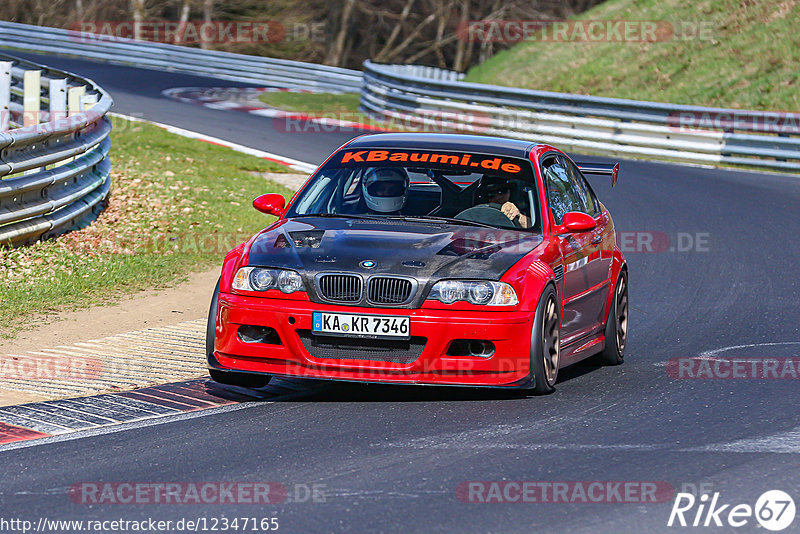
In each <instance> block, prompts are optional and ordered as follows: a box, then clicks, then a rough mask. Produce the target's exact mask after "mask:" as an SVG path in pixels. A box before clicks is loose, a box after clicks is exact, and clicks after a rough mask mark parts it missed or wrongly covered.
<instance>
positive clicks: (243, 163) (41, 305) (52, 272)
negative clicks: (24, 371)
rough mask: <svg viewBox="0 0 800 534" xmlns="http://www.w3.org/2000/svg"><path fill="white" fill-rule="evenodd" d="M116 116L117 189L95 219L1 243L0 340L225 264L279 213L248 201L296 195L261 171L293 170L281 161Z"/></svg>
mask: <svg viewBox="0 0 800 534" xmlns="http://www.w3.org/2000/svg"><path fill="white" fill-rule="evenodd" d="M113 122H114V127H115V130H114V133H113V134H112V150H111V154H110V157H111V158H112V159H111V162H112V178H111V179H112V186H111V195H110V198H109V201H108V207H107V209H106V210H105V211H104V212H103V213H102V214H100V216H99V217H98V219H97V221H95V222H94V223H93V224H92V225H90V226H88V227H86V228H84V229H82V230H79V231H75V232H70V233H68V234H65V235H63V236H61V237H59V238H57V239H54V240H50V241H44V242H39V243H36V244H34V245H31V246H27V247H19V248H14V249H9V248H0V337H5V338H8V337H13V336H14V335H16V333H17V332H19V330H20V329H23V328H24V327H25V326H27V325H30V324H31V323H32V321H34V320H47V316H48V315H52V314H54V313H57V312H59V311H61V310H65V309H74V308H79V307H85V306H89V305H92V304H97V303H105V302H113V301H115V300H118V299H119V298H120V297H121V296H123V295H125V294H129V293H131V292H134V291H138V290H144V289H148V288H153V287H164V286H170V285H174V284H175V283H178V282H181V281H183V280H185V277H186V275H187V274H188V273H191V272H196V271H199V270H202V269H205V268H209V267H211V266H214V265H221V263H222V258H223V256H224V254H225V252H227V250H229V249H230V248H232V247H234V246H236V245H237V244H238V243H240V242H242V241H244V240H245V239H247V238H248V237H249V236H250V235H252V234H253V233H254V232H256V231H258V230H259V229H261V228H263V227H264V226H265V225H266V224H268V223H270V222H271V221H273V220H274V218H273V217H267V216H266V215H263V214H261V213H258V212H256V211H255V210H254V209H253V208H252V207H251V206H250V203H251V202H252V200H253V198H255V197H256V196H258V195H260V194H263V193H265V192H277V193H282V194H284V196H286V197H287V199H288V198H289V197H290V195H291V194H292V192H291V191H290V190H289V189H287V188H285V187H282V186H280V185H278V184H275V183H270V182H267V181H265V180H264V179H263V178H261V177H260V176H258V175H256V174H254V173H263V172H286V169H285V168H284V167H282V166H280V165H277V164H275V163H271V162H268V161H265V160H262V159H259V158H255V157H253V156H248V155H246V154H241V153H238V152H234V151H233V150H230V149H228V148H224V147H218V146H214V145H210V144H208V143H203V142H201V141H197V140H194V139H188V138H185V137H180V136H177V135H174V134H170V133H167V132H165V131H164V130H162V129H160V128H158V127H155V126H152V125H149V124H143V123H134V122H129V121H125V120H123V119H119V118H114V119H113Z"/></svg>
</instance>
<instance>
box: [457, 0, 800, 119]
mask: <svg viewBox="0 0 800 534" xmlns="http://www.w3.org/2000/svg"><path fill="white" fill-rule="evenodd" d="M576 18H577V19H583V20H637V21H667V22H669V23H671V25H672V28H673V29H675V34H674V35H673V38H671V39H668V40H664V41H663V42H650V43H647V42H643V43H640V42H542V41H529V42H523V43H521V44H519V45H517V46H515V47H513V48H511V49H509V50H506V51H503V52H500V53H498V54H497V55H496V56H494V57H492V58H491V59H489V60H488V61H486V62H485V63H483V64H482V65H480V66H477V67H475V68H473V69H472V70H471V71H470V72H469V73H468V76H467V79H466V81H471V82H479V83H488V84H500V85H506V86H513V87H524V88H530V89H540V90H547V91H560V92H567V93H583V94H591V95H598V96H607V97H618V98H632V99H636V100H651V101H659V102H671V103H675V104H702V105H707V106H720V107H729V108H737V109H755V110H777V111H797V110H800V69H798V65H800V32H798V31H797V21H798V20H800V1H798V0H776V1H773V2H758V1H741V0H609V1H607V2H604V3H603V4H600V5H598V6H596V7H595V8H593V9H591V10H589V11H587V12H585V13H583V14H582V15H580V16H579V17H576Z"/></svg>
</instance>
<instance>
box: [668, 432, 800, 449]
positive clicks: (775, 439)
mask: <svg viewBox="0 0 800 534" xmlns="http://www.w3.org/2000/svg"><path fill="white" fill-rule="evenodd" d="M684 450H685V451H691V452H756V453H764V452H770V453H779V454H800V427H796V428H794V429H792V430H787V431H785V432H778V433H777V434H772V435H769V436H764V437H760V438H745V439H738V440H736V441H730V442H728V443H715V444H711V445H704V446H701V447H691V448H689V449H684Z"/></svg>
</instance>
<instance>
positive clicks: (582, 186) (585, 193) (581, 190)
mask: <svg viewBox="0 0 800 534" xmlns="http://www.w3.org/2000/svg"><path fill="white" fill-rule="evenodd" d="M559 159H560V160H562V161H563V162H564V165H565V166H566V168H567V172H568V173H569V177H570V182H572V184H573V186H574V187H575V191H576V192H577V193H578V196H579V197H580V198H581V202H583V205H584V206H585V207H586V210H585V211H584V213H588V214H589V215H591V216H592V217H595V216H597V215H598V214H599V213H600V205H599V204H598V202H597V198H596V197H595V196H594V193H593V192H592V188H591V187H590V186H589V184H588V183H587V182H586V178H585V177H584V176H583V173H581V171H580V169H578V167H577V166H576V165H575V164H574V163H573V162H572V161H571V160H570V159H568V158H563V157H559Z"/></svg>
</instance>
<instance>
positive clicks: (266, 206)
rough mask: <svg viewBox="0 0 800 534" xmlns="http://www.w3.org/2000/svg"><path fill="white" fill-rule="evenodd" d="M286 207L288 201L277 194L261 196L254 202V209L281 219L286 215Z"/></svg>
mask: <svg viewBox="0 0 800 534" xmlns="http://www.w3.org/2000/svg"><path fill="white" fill-rule="evenodd" d="M285 206H286V199H284V198H283V195H279V194H277V193H269V194H267V195H261V196H260V197H258V198H257V199H255V200H254V201H253V207H254V208H255V209H257V210H258V211H260V212H261V213H266V214H267V215H274V216H275V217H277V218H279V219H280V218H281V217H283V214H284V213H286V209H285Z"/></svg>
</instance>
